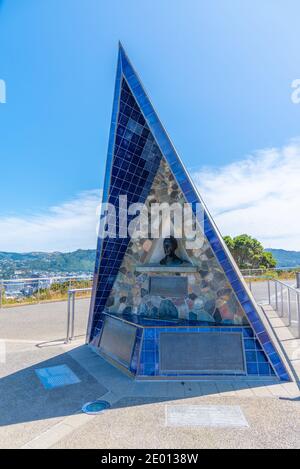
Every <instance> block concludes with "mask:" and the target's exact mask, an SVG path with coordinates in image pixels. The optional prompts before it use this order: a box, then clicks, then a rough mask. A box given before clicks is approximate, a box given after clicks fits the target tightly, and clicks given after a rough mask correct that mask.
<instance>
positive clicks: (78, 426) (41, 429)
mask: <svg viewBox="0 0 300 469" xmlns="http://www.w3.org/2000/svg"><path fill="white" fill-rule="evenodd" d="M36 306H37V307H36V308H35V306H30V307H28V306H26V307H22V308H21V307H19V308H15V311H13V310H5V311H4V315H5V318H4V317H2V314H3V311H2V312H1V314H0V327H1V329H0V330H1V333H0V334H1V337H2V339H5V340H2V341H0V377H1V379H0V447H1V448H20V447H24V448H136V447H138V448H174V447H179V448H224V447H225V448H232V447H233V448H248V447H249V448H257V447H265V448H267V447H268V448H280V447H283V448H299V447H300V407H299V396H300V395H299V389H298V387H297V385H296V384H295V383H289V384H284V385H283V384H279V383H278V382H277V381H273V382H263V381H250V380H244V381H233V380H231V381H229V380H228V381H201V382H185V383H181V382H159V383H155V382H152V383H149V382H147V383H146V382H139V383H137V382H134V381H133V380H132V379H131V378H128V377H127V376H125V375H124V374H122V373H120V372H119V371H118V370H117V369H115V368H114V367H112V366H111V365H109V364H108V363H106V362H105V361H104V360H102V359H101V358H100V357H99V356H98V355H96V354H95V353H94V352H92V351H91V350H90V349H89V348H88V347H87V346H85V345H83V339H82V338H80V339H77V340H76V341H75V342H73V343H72V344H71V345H64V344H63V342H62V341H61V342H60V343H57V342H50V341H49V342H48V343H46V344H45V343H44V344H43V345H42V346H41V342H45V340H55V341H56V340H57V339H60V338H62V337H64V335H65V319H66V314H65V306H66V304H65V303H64V304H57V303H51V304H48V305H41V306H40V307H39V306H38V305H36ZM39 308H41V309H39ZM47 309H48V313H47ZM87 310H88V301H86V300H83V301H80V302H78V311H81V313H80V314H81V317H82V325H81V326H80V324H78V326H79V327H78V331H79V330H80V327H82V328H83V330H82V332H84V328H85V324H84V323H85V320H86V317H87ZM40 311H41V312H40ZM10 312H12V315H11V316H9V313H10ZM272 314H273V313H272V312H270V311H269V313H268V315H269V316H270V317H271V316H272ZM22 315H23V316H22ZM41 316H42V317H43V318H44V320H43V321H41V322H40V321H38V320H39V319H40V317H41ZM49 317H50V318H51V320H50V321H49V319H48V318H49ZM4 319H5V320H4ZM63 319H64V320H63ZM271 319H272V318H271ZM271 319H270V320H271ZM275 319H276V318H273V320H275ZM47 325H48V327H49V333H47V327H46V326H47ZM278 329H279V330H280V333H281V334H283V342H284V341H286V342H287V344H286V346H287V348H288V347H289V345H288V344H289V343H292V342H289V340H291V341H292V340H293V339H292V338H288V335H287V332H286V328H284V325H278ZM284 331H285V332H284ZM290 348H293V347H291V346H290ZM5 350H6V353H4V352H5ZM61 364H66V365H67V366H69V368H70V369H71V370H72V371H73V372H74V373H75V374H76V375H77V377H78V378H79V379H80V382H78V383H77V384H72V385H68V386H63V387H60V388H56V389H50V390H49V389H45V388H44V387H43V385H42V383H41V382H40V380H39V379H38V377H37V375H36V372H35V370H36V369H38V368H45V367H52V366H57V365H61ZM294 365H295V367H296V368H297V359H296V358H295V361H294ZM99 397H101V398H103V399H105V400H108V401H109V402H110V403H111V405H112V408H111V409H110V410H107V411H105V412H104V413H103V414H101V415H98V416H88V415H86V414H82V413H81V412H80V409H81V406H82V405H83V404H84V403H85V402H87V401H91V400H93V399H96V398H99ZM179 404H180V405H190V404H193V405H204V404H205V405H228V406H232V405H235V406H240V408H241V410H242V412H243V414H244V416H245V418H246V420H247V422H248V424H249V427H247V428H227V427H226V426H225V427H224V428H217V429H216V428H209V427H208V428H199V427H184V428H179V429H178V428H174V427H169V426H166V423H165V409H166V405H171V406H172V405H179Z"/></svg>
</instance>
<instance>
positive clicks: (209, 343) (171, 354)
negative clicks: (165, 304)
mask: <svg viewBox="0 0 300 469" xmlns="http://www.w3.org/2000/svg"><path fill="white" fill-rule="evenodd" d="M159 354H160V355H159V358H160V371H161V372H162V373H168V372H169V373H172V372H174V373H176V372H177V373H189V374H199V373H209V374H213V373H228V374H231V373H244V372H245V361H244V348H243V339H242V334H241V333H240V332H162V333H161V334H160V349H159Z"/></svg>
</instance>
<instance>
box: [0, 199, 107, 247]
mask: <svg viewBox="0 0 300 469" xmlns="http://www.w3.org/2000/svg"><path fill="white" fill-rule="evenodd" d="M99 202H100V191H99V190H89V191H85V192H82V193H80V194H78V195H77V196H76V197H75V198H74V199H72V200H70V201H67V202H64V203H62V204H61V205H58V206H53V207H50V208H49V209H48V210H47V211H45V212H43V213H39V214H36V215H33V216H30V217H2V218H0V251H15V252H28V251H74V250H75V249H78V248H82V249H88V248H95V247H96V239H97V234H96V226H97V222H98V216H97V214H98V213H99V205H100V204H99Z"/></svg>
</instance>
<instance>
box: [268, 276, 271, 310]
mask: <svg viewBox="0 0 300 469" xmlns="http://www.w3.org/2000/svg"><path fill="white" fill-rule="evenodd" d="M268 301H269V305H270V304H271V286H270V279H269V278H268Z"/></svg>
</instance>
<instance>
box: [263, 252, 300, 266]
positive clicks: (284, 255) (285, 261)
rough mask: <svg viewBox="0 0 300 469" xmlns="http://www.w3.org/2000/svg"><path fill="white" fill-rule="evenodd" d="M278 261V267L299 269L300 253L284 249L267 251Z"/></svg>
mask: <svg viewBox="0 0 300 469" xmlns="http://www.w3.org/2000/svg"><path fill="white" fill-rule="evenodd" d="M266 251H268V252H271V253H272V254H273V256H274V257H275V259H276V261H277V266H276V267H299V266H300V251H285V250H284V249H266Z"/></svg>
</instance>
